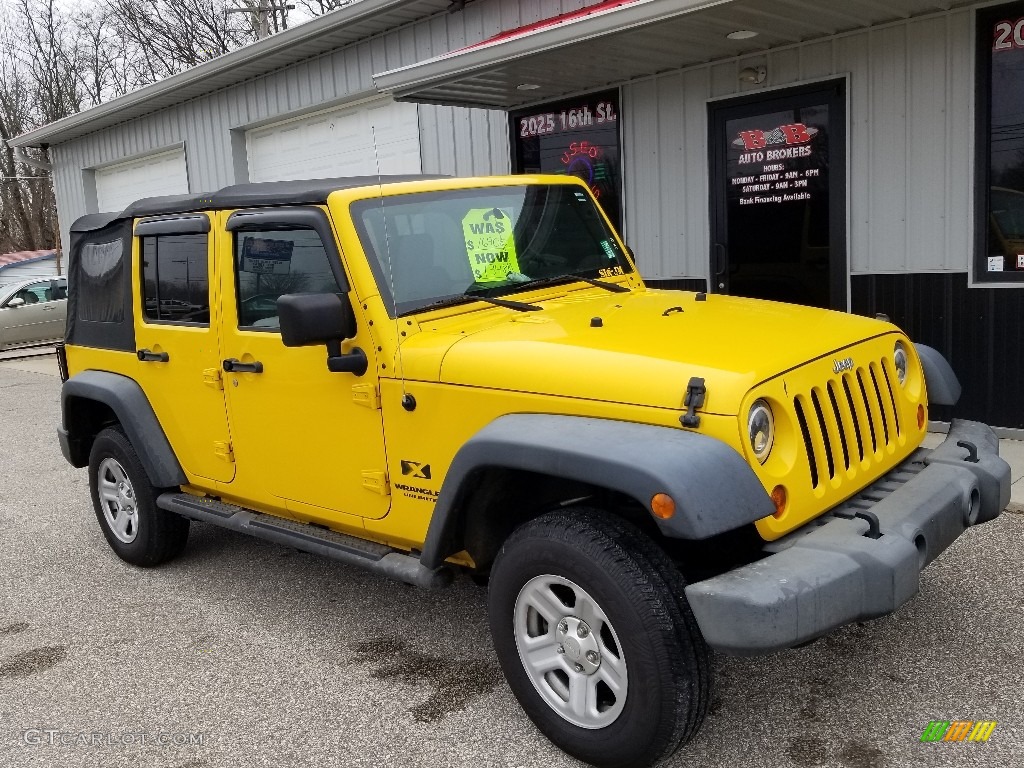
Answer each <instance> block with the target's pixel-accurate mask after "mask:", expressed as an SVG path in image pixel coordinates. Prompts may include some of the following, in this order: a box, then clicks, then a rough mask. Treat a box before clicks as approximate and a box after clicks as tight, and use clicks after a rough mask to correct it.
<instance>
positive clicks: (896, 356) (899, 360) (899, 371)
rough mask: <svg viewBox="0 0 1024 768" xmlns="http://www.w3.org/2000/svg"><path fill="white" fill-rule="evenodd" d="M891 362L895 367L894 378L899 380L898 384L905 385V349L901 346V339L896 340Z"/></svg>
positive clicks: (906, 362)
mask: <svg viewBox="0 0 1024 768" xmlns="http://www.w3.org/2000/svg"><path fill="white" fill-rule="evenodd" d="M892 364H893V367H895V368H896V378H897V379H899V381H900V386H901V387H902V386H905V385H906V383H907V365H908V361H907V350H906V347H904V346H903V342H902V341H897V342H896V348H895V349H894V350H893V353H892Z"/></svg>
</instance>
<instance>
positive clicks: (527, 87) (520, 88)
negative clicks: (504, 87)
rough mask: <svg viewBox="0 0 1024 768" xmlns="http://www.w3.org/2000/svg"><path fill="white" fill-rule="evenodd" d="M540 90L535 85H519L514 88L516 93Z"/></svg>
mask: <svg viewBox="0 0 1024 768" xmlns="http://www.w3.org/2000/svg"><path fill="white" fill-rule="evenodd" d="M538 88H540V86H539V85H537V84H536V83H520V84H519V85H517V86H516V90H517V91H536V90H537V89H538Z"/></svg>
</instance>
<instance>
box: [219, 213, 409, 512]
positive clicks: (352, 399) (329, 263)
mask: <svg viewBox="0 0 1024 768" xmlns="http://www.w3.org/2000/svg"><path fill="white" fill-rule="evenodd" d="M221 227H222V229H221V232H220V234H219V236H220V237H221V239H222V245H221V252H222V253H223V254H225V255H226V256H227V258H225V260H224V267H225V268H224V271H223V272H222V274H221V284H222V294H223V297H224V298H223V307H224V314H223V320H222V329H221V335H222V347H223V357H224V363H223V365H224V367H225V369H226V370H227V369H230V370H227V372H226V373H225V389H226V391H227V397H228V411H229V414H230V419H231V433H232V447H233V450H234V454H235V460H236V463H237V468H238V469H237V472H238V474H237V476H236V478H235V480H234V482H233V483H232V484H231V487H230V489H225V491H226V495H231V496H237V497H238V498H241V499H248V500H258V502H259V503H261V504H263V505H265V506H268V507H273V508H276V509H278V510H280V509H284V510H286V511H287V512H288V513H289V514H291V515H292V516H295V517H299V518H300V519H308V520H314V521H317V520H319V521H323V522H325V523H326V522H329V523H332V524H335V525H338V524H340V525H342V526H344V525H345V524H349V525H352V526H355V527H361V526H362V523H361V518H380V517H383V516H384V515H385V514H387V512H388V508H389V505H390V497H389V496H388V485H387V481H386V466H387V464H386V459H385V454H384V428H383V422H382V418H381V412H380V409H379V407H378V405H377V402H378V395H377V391H378V390H377V381H376V377H375V375H374V371H375V370H376V367H377V366H376V361H375V349H376V347H375V346H374V344H373V342H372V340H371V339H370V336H369V331H368V328H367V326H366V323H365V322H362V321H361V320H360V322H359V325H360V330H359V336H358V337H357V338H356V339H355V340H354V343H355V344H357V345H358V346H359V347H361V348H362V349H363V350H365V351H366V353H367V355H368V356H369V367H368V371H367V373H365V374H364V375H362V376H356V375H355V374H352V373H331V372H330V371H328V369H327V350H326V347H325V346H311V347H291V348H289V347H285V346H284V344H283V343H282V341H281V333H280V328H279V324H278V319H277V298H278V297H279V296H281V295H283V294H286V293H325V292H326V293H348V292H349V290H350V287H349V286H350V283H349V279H348V277H347V276H346V274H345V270H344V267H343V263H342V259H341V254H340V252H339V249H338V245H337V240H336V238H335V235H334V231H333V228H332V225H331V221H330V218H329V214H328V213H327V211H326V209H325V208H322V207H317V206H302V207H290V208H267V209H255V210H244V211H236V212H234V213H232V214H230V215H225V216H224V217H223V220H222V222H221ZM356 316H357V318H359V317H360V307H359V305H358V302H357V303H356ZM250 503H251V502H250Z"/></svg>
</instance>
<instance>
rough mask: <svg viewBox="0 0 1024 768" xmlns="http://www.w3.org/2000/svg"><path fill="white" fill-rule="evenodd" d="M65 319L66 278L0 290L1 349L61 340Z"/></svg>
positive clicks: (36, 281) (66, 303)
mask: <svg viewBox="0 0 1024 768" xmlns="http://www.w3.org/2000/svg"><path fill="white" fill-rule="evenodd" d="M67 316H68V281H67V279H66V278H63V277H55V278H50V279H46V280H25V281H23V282H20V283H14V284H12V285H4V286H0V349H11V348H12V347H24V346H30V345H33V344H43V343H46V342H48V341H58V340H60V339H63V338H64V325H65V323H66V322H67Z"/></svg>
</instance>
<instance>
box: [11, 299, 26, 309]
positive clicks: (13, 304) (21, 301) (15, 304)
mask: <svg viewBox="0 0 1024 768" xmlns="http://www.w3.org/2000/svg"><path fill="white" fill-rule="evenodd" d="M24 304H25V300H24V299H23V298H21V297H20V296H18V297H17V298H15V299H11V300H10V301H8V302H7V308H8V309H15V308H17V307H20V306H23V305H24Z"/></svg>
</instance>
